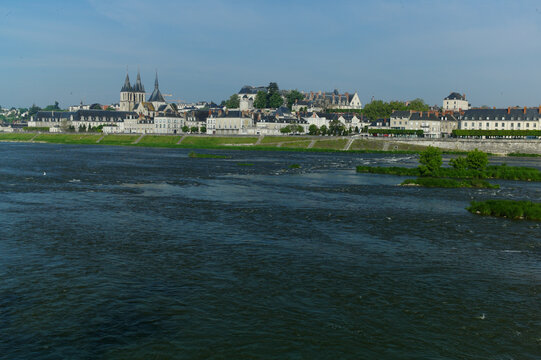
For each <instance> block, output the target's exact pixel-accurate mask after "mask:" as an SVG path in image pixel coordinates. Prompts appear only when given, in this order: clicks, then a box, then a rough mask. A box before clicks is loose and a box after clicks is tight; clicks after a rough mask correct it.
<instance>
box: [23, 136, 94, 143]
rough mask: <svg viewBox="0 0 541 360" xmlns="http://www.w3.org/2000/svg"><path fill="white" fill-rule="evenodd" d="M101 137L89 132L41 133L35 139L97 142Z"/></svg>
mask: <svg viewBox="0 0 541 360" xmlns="http://www.w3.org/2000/svg"><path fill="white" fill-rule="evenodd" d="M100 137H101V135H87V134H40V135H38V136H36V138H35V139H34V140H35V141H45V142H49V143H54V144H95V143H96V141H98V139H99V138H100Z"/></svg>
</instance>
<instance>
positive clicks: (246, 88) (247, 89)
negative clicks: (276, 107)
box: [239, 85, 267, 94]
mask: <svg viewBox="0 0 541 360" xmlns="http://www.w3.org/2000/svg"><path fill="white" fill-rule="evenodd" d="M258 91H265V92H267V88H266V87H264V86H257V87H255V86H250V85H244V86H243V87H242V88H241V89H240V91H239V94H257V92H258Z"/></svg>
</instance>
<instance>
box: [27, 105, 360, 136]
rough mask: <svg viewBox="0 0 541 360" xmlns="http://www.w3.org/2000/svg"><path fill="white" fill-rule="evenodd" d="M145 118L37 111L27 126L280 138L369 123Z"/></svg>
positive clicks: (218, 115) (284, 114) (283, 116)
mask: <svg viewBox="0 0 541 360" xmlns="http://www.w3.org/2000/svg"><path fill="white" fill-rule="evenodd" d="M155 115H156V116H154V117H146V116H143V115H141V114H137V113H136V112H123V111H104V110H77V111H75V112H59V111H56V112H55V111H52V112H50V111H47V112H43V111H42V112H38V113H37V114H36V115H35V116H34V117H33V118H32V120H31V121H30V122H29V124H28V125H29V126H30V127H48V128H50V131H65V130H67V128H68V127H73V129H74V130H75V131H79V130H80V129H81V127H84V128H85V130H86V129H90V128H94V127H98V126H102V128H103V131H104V132H105V133H137V134H164V135H165V134H180V133H183V132H184V131H183V130H185V128H186V127H188V128H189V129H190V130H191V129H192V128H194V127H195V128H197V129H199V130H200V131H201V130H202V129H203V128H206V133H207V134H210V135H212V134H216V135H280V134H281V130H282V129H283V128H284V127H286V126H290V125H299V126H301V127H302V128H303V132H304V133H307V132H308V131H309V127H310V125H316V126H317V127H318V128H321V127H322V126H326V127H327V128H329V127H330V126H331V124H332V123H333V122H336V121H338V122H340V123H342V124H343V125H344V127H345V128H346V129H348V130H349V129H351V130H352V131H355V130H360V129H362V128H364V127H366V126H369V125H370V123H369V122H368V121H366V120H365V119H363V118H362V116H358V115H356V114H347V113H346V114H335V113H316V112H314V113H311V114H309V113H305V114H300V113H297V114H292V113H291V112H290V111H289V109H288V108H287V107H281V108H279V109H277V110H275V111H272V112H250V111H240V110H234V111H228V110H225V111H224V110H209V111H190V112H185V113H178V112H173V111H170V112H160V113H158V112H157V113H156V114H155Z"/></svg>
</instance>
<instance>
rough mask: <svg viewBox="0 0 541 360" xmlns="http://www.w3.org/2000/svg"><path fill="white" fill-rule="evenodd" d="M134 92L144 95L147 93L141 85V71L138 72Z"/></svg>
mask: <svg viewBox="0 0 541 360" xmlns="http://www.w3.org/2000/svg"><path fill="white" fill-rule="evenodd" d="M133 91H135V92H142V93H144V92H145V87H144V86H143V84H142V83H141V74H140V73H139V71H137V81H136V83H135V86H134V87H133Z"/></svg>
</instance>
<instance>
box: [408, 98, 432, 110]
mask: <svg viewBox="0 0 541 360" xmlns="http://www.w3.org/2000/svg"><path fill="white" fill-rule="evenodd" d="M408 110H414V111H428V110H430V106H428V105H427V104H426V103H425V101H424V100H423V99H419V98H417V99H415V100H412V101H410V103H409V105H408Z"/></svg>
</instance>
